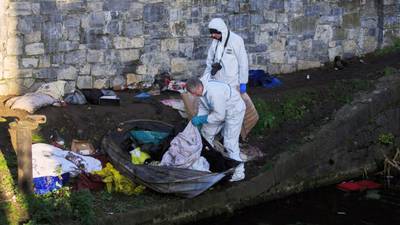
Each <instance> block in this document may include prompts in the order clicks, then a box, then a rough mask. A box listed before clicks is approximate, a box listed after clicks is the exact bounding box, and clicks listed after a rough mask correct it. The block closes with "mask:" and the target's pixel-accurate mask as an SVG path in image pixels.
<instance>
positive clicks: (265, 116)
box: [254, 92, 315, 134]
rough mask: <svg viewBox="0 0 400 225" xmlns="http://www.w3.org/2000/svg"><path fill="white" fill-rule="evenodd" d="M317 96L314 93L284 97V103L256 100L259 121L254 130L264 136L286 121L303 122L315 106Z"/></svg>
mask: <svg viewBox="0 0 400 225" xmlns="http://www.w3.org/2000/svg"><path fill="white" fill-rule="evenodd" d="M314 98H315V95H314V93H312V92H304V93H299V92H296V93H294V94H289V95H287V96H284V97H283V101H282V103H275V102H272V101H265V100H263V99H260V98H256V99H255V100H254V105H255V107H256V109H257V112H258V114H259V120H258V123H257V124H256V126H255V128H254V132H255V133H256V134H262V133H264V132H265V130H266V129H267V128H270V129H272V128H277V127H279V126H280V125H281V124H282V123H283V122H285V121H293V120H297V121H298V120H301V119H303V117H304V115H305V113H306V112H307V111H308V110H309V107H310V106H311V105H312V104H313V102H314V100H313V99H314Z"/></svg>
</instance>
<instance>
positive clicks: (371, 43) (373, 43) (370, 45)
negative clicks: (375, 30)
mask: <svg viewBox="0 0 400 225" xmlns="http://www.w3.org/2000/svg"><path fill="white" fill-rule="evenodd" d="M377 47H378V40H377V39H375V37H371V36H367V37H364V42H363V51H364V52H373V51H375V50H376V49H377Z"/></svg>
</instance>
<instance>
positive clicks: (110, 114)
mask: <svg viewBox="0 0 400 225" xmlns="http://www.w3.org/2000/svg"><path fill="white" fill-rule="evenodd" d="M399 58H400V53H392V54H388V55H384V56H376V55H367V56H366V57H364V58H362V61H360V59H358V58H354V59H351V60H348V61H347V62H348V65H347V66H346V67H345V69H343V70H334V69H333V66H332V65H326V66H325V67H323V68H319V69H313V70H306V71H299V72H295V73H291V74H284V75H279V76H278V77H279V79H281V81H282V82H283V85H282V86H280V87H276V88H272V89H267V88H263V87H249V88H248V89H249V90H248V92H249V95H250V96H251V97H252V99H253V100H255V99H257V101H266V102H269V103H270V104H272V105H276V106H284V105H285V104H287V99H288V98H290V96H299V95H302V94H304V93H306V95H305V96H306V97H305V99H306V101H307V104H306V105H304V106H301V107H302V111H301V112H299V113H300V114H302V113H304V114H302V116H301V118H298V119H286V120H284V121H282V122H281V123H280V124H279V126H276V127H271V128H267V129H261V130H260V129H258V130H256V131H254V132H253V133H252V134H251V135H250V137H249V143H250V144H252V145H255V146H257V147H259V148H260V149H261V150H262V151H263V152H264V153H265V157H264V158H263V159H261V160H258V161H255V162H251V163H248V164H246V174H247V177H246V179H249V178H250V177H252V176H254V175H255V174H257V173H259V172H260V170H263V169H266V168H267V167H268V162H269V161H271V160H273V159H274V156H275V155H277V154H278V153H280V152H282V151H284V150H290V149H295V148H296V146H298V145H300V144H301V143H302V142H303V141H305V140H306V139H307V138H312V137H310V136H309V133H310V131H312V130H314V129H317V128H318V127H320V126H321V125H323V124H324V123H326V122H328V121H329V120H330V118H331V116H332V115H333V114H334V112H335V111H336V110H337V109H339V108H340V107H341V106H343V105H344V104H345V103H347V102H349V101H351V96H352V95H353V94H354V93H356V92H358V91H367V89H370V88H372V87H373V84H374V80H375V79H376V78H378V77H380V76H383V75H384V74H385V73H387V72H385V71H387V68H388V67H391V68H395V69H397V70H399V69H400V62H399ZM307 75H309V77H310V79H306V76H307ZM117 94H118V95H119V96H120V98H121V105H120V106H101V105H67V106H66V107H45V108H42V109H40V110H38V111H37V112H36V113H35V114H44V115H46V117H47V123H46V124H44V125H41V126H40V128H39V130H38V131H37V132H38V134H40V135H41V136H42V137H43V138H44V139H45V140H46V142H49V141H50V140H49V138H50V135H51V134H52V133H53V132H54V131H55V130H57V131H58V132H59V133H60V134H61V136H62V137H63V138H64V140H65V143H66V145H67V148H68V147H69V145H70V143H71V141H72V139H73V138H77V137H78V131H79V130H81V131H82V133H83V135H84V136H85V137H86V138H87V139H89V140H90V141H91V142H92V143H93V144H94V146H95V147H96V148H99V146H100V141H101V138H102V136H103V135H104V134H105V133H106V132H107V131H109V130H112V129H116V126H117V125H118V124H119V123H120V122H123V121H126V120H131V119H153V120H162V121H165V122H168V123H171V124H173V125H176V126H178V125H182V124H184V123H187V121H185V120H184V119H182V118H181V117H180V115H179V114H178V112H177V111H176V110H174V109H172V108H170V107H167V106H163V105H162V104H161V103H159V100H160V99H165V98H171V97H172V98H179V94H176V93H162V94H161V95H160V96H155V97H152V100H149V101H146V102H138V101H137V100H135V98H134V95H135V94H136V92H134V91H123V92H117ZM4 99H5V97H1V98H0V100H1V101H0V102H1V104H0V116H2V117H4V118H6V119H7V122H1V123H0V150H1V151H2V152H3V153H5V155H6V156H7V158H8V159H9V160H12V159H15V155H14V153H13V150H12V147H11V143H10V139H9V135H8V131H7V128H8V122H11V121H14V120H15V119H16V118H18V119H21V118H23V117H25V116H26V115H27V113H26V112H23V111H18V110H10V109H7V108H5V107H4V105H3V104H2V103H3V100H4ZM260 115H261V114H260ZM262 115H264V114H262ZM10 165H15V163H10ZM12 169H13V170H14V171H15V168H12ZM224 185H231V184H222V185H217V187H215V188H214V190H213V191H216V190H219V189H220V188H223V186H224ZM150 195H154V193H150ZM100 197H101V196H100ZM158 197H159V196H158ZM108 198H109V197H108V196H106V198H105V199H106V200H107V199H108ZM166 198H167V197H166ZM100 205H103V204H100ZM124 210H125V209H124Z"/></svg>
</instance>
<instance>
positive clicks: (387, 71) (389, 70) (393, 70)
mask: <svg viewBox="0 0 400 225" xmlns="http://www.w3.org/2000/svg"><path fill="white" fill-rule="evenodd" d="M396 71H397V69H396V68H394V67H390V66H387V67H385V69H383V75H385V76H390V75H393V74H394V73H396Z"/></svg>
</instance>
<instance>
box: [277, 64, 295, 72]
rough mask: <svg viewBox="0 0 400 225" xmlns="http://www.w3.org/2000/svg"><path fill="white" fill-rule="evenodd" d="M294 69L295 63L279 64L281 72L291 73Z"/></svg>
mask: <svg viewBox="0 0 400 225" xmlns="http://www.w3.org/2000/svg"><path fill="white" fill-rule="evenodd" d="M294 71H296V65H295V64H283V65H282V66H281V71H280V72H281V73H291V72H294Z"/></svg>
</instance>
